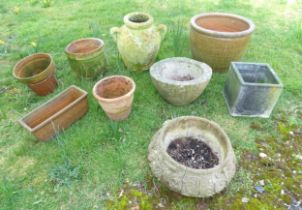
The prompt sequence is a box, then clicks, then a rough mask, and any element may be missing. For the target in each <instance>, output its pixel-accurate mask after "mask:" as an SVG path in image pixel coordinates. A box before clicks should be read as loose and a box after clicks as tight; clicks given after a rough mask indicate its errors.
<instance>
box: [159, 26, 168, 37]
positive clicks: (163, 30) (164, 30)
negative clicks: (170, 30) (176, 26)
mask: <svg viewBox="0 0 302 210" xmlns="http://www.w3.org/2000/svg"><path fill="white" fill-rule="evenodd" d="M157 30H158V31H159V33H160V38H161V40H163V39H164V38H165V35H166V33H167V26H166V25H164V24H159V25H158V26H157Z"/></svg>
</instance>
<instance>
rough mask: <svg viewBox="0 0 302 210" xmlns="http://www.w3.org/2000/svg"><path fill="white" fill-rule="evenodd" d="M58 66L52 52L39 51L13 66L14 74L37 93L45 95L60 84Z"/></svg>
mask: <svg viewBox="0 0 302 210" xmlns="http://www.w3.org/2000/svg"><path fill="white" fill-rule="evenodd" d="M55 72H56V66H55V64H54V61H53V58H52V56H51V55H50V54H46V53H37V54H33V55H30V56H27V57H25V58H23V59H22V60H20V61H19V62H18V63H17V64H16V65H15V66H14V68H13V76H14V77H15V78H16V79H17V80H18V81H20V82H22V83H25V84H27V85H28V87H29V88H31V89H32V90H33V91H34V92H35V93H36V94H37V95H39V96H45V95H47V94H49V93H51V92H53V91H54V90H55V88H56V87H57V85H58V82H57V79H56V76H55Z"/></svg>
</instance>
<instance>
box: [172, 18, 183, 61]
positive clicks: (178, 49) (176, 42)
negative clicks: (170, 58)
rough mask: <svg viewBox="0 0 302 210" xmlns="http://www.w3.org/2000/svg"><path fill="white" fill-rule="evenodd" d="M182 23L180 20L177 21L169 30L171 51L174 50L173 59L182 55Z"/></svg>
mask: <svg viewBox="0 0 302 210" xmlns="http://www.w3.org/2000/svg"><path fill="white" fill-rule="evenodd" d="M183 25H184V21H182V20H181V19H180V18H179V19H178V20H177V22H176V23H174V25H173V26H172V29H171V36H172V39H173V47H174V48H173V50H174V56H175V57H181V56H182V55H183V50H184V46H185V42H186V39H185V37H186V36H185V35H186V34H185V29H184V27H183Z"/></svg>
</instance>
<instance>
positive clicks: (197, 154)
mask: <svg viewBox="0 0 302 210" xmlns="http://www.w3.org/2000/svg"><path fill="white" fill-rule="evenodd" d="M167 152H168V154H169V155H170V156H171V157H172V158H173V159H174V160H176V161H177V162H179V163H181V164H183V165H185V166H187V167H190V168H196V169H207V168H213V167H214V166H216V165H218V163H219V159H218V157H217V155H216V154H215V153H214V152H213V151H212V149H211V148H210V147H209V146H208V145H207V144H206V143H204V142H203V141H200V140H198V139H195V138H193V137H184V138H177V139H175V140H173V141H172V142H171V143H170V144H169V146H168V149H167Z"/></svg>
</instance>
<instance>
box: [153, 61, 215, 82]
mask: <svg viewBox="0 0 302 210" xmlns="http://www.w3.org/2000/svg"><path fill="white" fill-rule="evenodd" d="M170 61H176V62H183V63H188V64H191V63H193V64H195V65H197V66H198V67H199V68H200V69H202V71H203V72H202V75H206V77H203V76H199V77H196V78H194V79H192V80H185V81H179V80H173V79H169V78H165V77H160V76H158V75H157V74H156V73H155V72H156V70H157V69H156V67H157V66H158V65H160V64H162V63H165V62H170ZM150 75H151V77H153V78H155V79H156V80H158V81H161V82H164V83H168V84H173V85H182V86H186V85H196V84H199V83H200V82H206V81H209V80H210V79H211V77H212V68H211V67H210V66H209V65H208V64H206V63H202V62H200V61H196V60H193V59H190V58H186V57H172V58H166V59H163V60H160V61H158V62H156V63H154V64H153V65H152V66H151V67H150Z"/></svg>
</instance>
